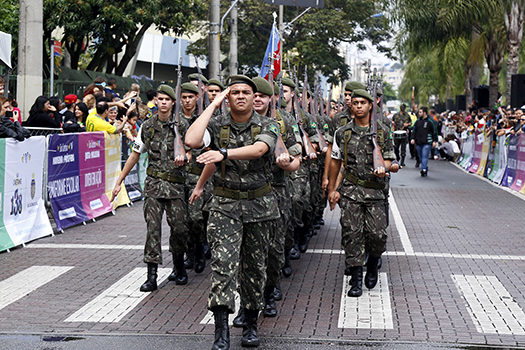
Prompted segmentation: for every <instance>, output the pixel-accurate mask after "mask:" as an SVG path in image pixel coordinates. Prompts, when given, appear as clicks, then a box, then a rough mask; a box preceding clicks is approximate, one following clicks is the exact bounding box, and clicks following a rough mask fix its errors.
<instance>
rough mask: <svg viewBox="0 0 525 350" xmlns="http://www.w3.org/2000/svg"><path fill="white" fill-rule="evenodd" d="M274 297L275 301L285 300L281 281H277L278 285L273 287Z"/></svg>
mask: <svg viewBox="0 0 525 350" xmlns="http://www.w3.org/2000/svg"><path fill="white" fill-rule="evenodd" d="M273 298H274V299H275V301H280V300H283V292H282V290H281V285H280V283H277V285H276V286H275V288H274V289H273Z"/></svg>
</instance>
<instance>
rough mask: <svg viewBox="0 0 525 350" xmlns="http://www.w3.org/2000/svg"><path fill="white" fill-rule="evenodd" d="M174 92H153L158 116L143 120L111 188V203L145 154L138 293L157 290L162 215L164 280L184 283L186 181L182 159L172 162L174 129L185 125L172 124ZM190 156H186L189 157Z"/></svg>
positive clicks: (164, 89)
mask: <svg viewBox="0 0 525 350" xmlns="http://www.w3.org/2000/svg"><path fill="white" fill-rule="evenodd" d="M174 104H175V92H174V91H173V89H172V88H171V87H170V86H168V85H160V86H159V88H158V91H157V106H158V113H157V114H155V115H153V116H152V117H151V118H150V119H148V120H146V121H145V122H144V124H142V127H141V128H140V131H139V134H138V136H137V137H136V138H135V141H134V143H133V146H132V149H133V152H132V153H131V155H130V157H129V158H128V160H127V161H126V164H125V165H124V169H122V172H121V174H120V176H119V178H118V180H117V183H116V184H115V187H114V188H113V192H112V195H111V201H113V199H114V198H115V197H116V196H117V195H118V194H119V192H120V186H121V184H122V181H124V178H125V177H126V176H127V175H128V174H129V172H130V171H131V169H132V168H133V167H134V166H135V164H137V162H138V160H139V158H140V154H141V153H144V152H148V159H149V163H148V169H147V171H146V173H147V177H146V182H145V185H144V197H145V199H144V218H145V220H146V226H147V236H146V245H145V247H144V262H145V263H147V265H148V277H147V280H146V282H145V283H144V284H143V285H142V286H141V287H140V290H141V291H142V292H151V291H153V290H156V289H157V269H158V265H159V264H162V251H161V225H162V215H163V214H164V212H166V220H167V221H168V224H169V226H170V240H169V241H170V251H171V252H172V254H173V264H174V270H173V272H172V273H171V274H170V276H169V277H168V278H169V279H170V280H171V281H175V283H176V284H179V285H183V284H186V283H188V276H187V274H186V270H185V268H184V252H185V251H186V247H187V235H188V227H187V222H186V217H187V205H186V199H185V196H184V183H185V180H186V177H185V175H186V174H185V170H184V163H185V160H184V158H182V157H177V158H175V159H174V151H173V147H174V139H175V132H174V130H173V128H174V127H178V129H179V132H180V133H181V134H184V131H185V130H186V129H187V125H186V124H185V123H184V122H181V124H180V125H178V126H177V125H175V124H174V121H173V118H171V117H172V108H173V106H174ZM190 155H191V153H187V156H188V157H189V156H190Z"/></svg>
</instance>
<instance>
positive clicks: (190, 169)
mask: <svg viewBox="0 0 525 350" xmlns="http://www.w3.org/2000/svg"><path fill="white" fill-rule="evenodd" d="M202 170H203V168H199V167H196V166H189V167H188V170H187V172H188V173H190V174H193V175H201V174H202Z"/></svg>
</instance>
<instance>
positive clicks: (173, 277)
mask: <svg viewBox="0 0 525 350" xmlns="http://www.w3.org/2000/svg"><path fill="white" fill-rule="evenodd" d="M168 280H170V281H175V284H177V285H184V284H187V283H188V274H187V273H186V269H185V268H184V254H173V271H172V272H171V273H170V275H169V276H168Z"/></svg>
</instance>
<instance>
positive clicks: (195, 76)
mask: <svg viewBox="0 0 525 350" xmlns="http://www.w3.org/2000/svg"><path fill="white" fill-rule="evenodd" d="M199 75H200V78H201V83H202V84H204V86H206V85H208V79H206V77H205V76H204V75H202V74H199V73H192V74H190V75H188V80H189V81H190V83H192V84H193V85H195V86H197V87H198V86H199Z"/></svg>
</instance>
